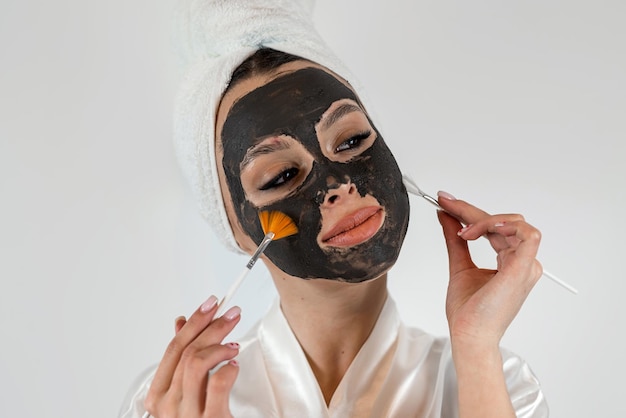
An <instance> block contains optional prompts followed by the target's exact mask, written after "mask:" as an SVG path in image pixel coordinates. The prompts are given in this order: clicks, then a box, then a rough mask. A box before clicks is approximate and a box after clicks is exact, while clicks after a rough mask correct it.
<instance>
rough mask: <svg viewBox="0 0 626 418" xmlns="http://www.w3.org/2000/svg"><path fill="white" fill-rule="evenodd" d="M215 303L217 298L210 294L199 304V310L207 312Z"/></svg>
mask: <svg viewBox="0 0 626 418" xmlns="http://www.w3.org/2000/svg"><path fill="white" fill-rule="evenodd" d="M215 305H217V298H216V297H215V296H211V297H210V298H208V299H207V300H206V302H204V303H203V304H202V305H201V306H200V312H202V313H207V312H209V311H210V310H211V309H213V308H214V307H215Z"/></svg>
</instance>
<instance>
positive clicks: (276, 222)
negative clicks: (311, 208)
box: [259, 210, 298, 240]
mask: <svg viewBox="0 0 626 418" xmlns="http://www.w3.org/2000/svg"><path fill="white" fill-rule="evenodd" d="M259 219H260V220H261V228H263V233H264V234H267V233H268V232H273V233H274V238H273V239H274V240H277V239H281V238H285V237H288V236H289V235H294V234H297V233H298V227H297V226H296V224H295V223H294V222H293V221H292V220H291V218H290V217H289V216H287V215H285V214H284V213H282V212H278V211H275V210H274V211H271V212H270V211H263V212H260V213H259Z"/></svg>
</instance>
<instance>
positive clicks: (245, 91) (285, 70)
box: [215, 61, 354, 148]
mask: <svg viewBox="0 0 626 418" xmlns="http://www.w3.org/2000/svg"><path fill="white" fill-rule="evenodd" d="M306 68H311V69H317V70H321V71H323V72H325V73H327V74H328V75H330V76H331V77H332V78H334V79H335V80H336V81H338V82H339V83H341V84H342V85H343V87H345V88H347V89H348V90H349V91H350V93H352V94H354V92H353V91H352V90H351V88H350V85H349V84H348V83H347V82H346V81H345V80H343V79H342V78H341V77H339V76H337V75H336V74H334V73H332V72H331V71H329V70H328V69H326V68H324V67H322V66H320V65H317V64H315V63H312V62H309V61H293V62H289V63H286V64H284V65H282V66H280V67H278V68H277V69H276V70H275V71H272V72H271V73H269V74H262V75H255V76H252V77H248V78H245V79H243V80H241V81H239V82H238V83H237V84H236V85H235V86H233V87H232V88H231V89H229V90H228V92H227V93H226V94H225V95H224V97H223V98H222V100H221V102H220V105H219V108H218V112H217V115H216V136H215V137H216V141H217V142H218V146H219V148H221V144H220V143H221V140H222V132H223V128H224V123H225V122H226V119H227V117H228V116H229V114H230V112H231V110H232V108H233V106H235V105H236V104H237V103H238V102H240V101H241V100H242V99H244V98H245V97H246V96H248V95H250V94H251V93H253V92H255V91H256V90H259V89H262V88H263V87H264V86H266V85H268V84H271V83H272V82H273V81H275V80H276V79H280V78H283V77H286V76H288V75H290V74H293V73H294V72H297V71H299V70H303V69H306Z"/></svg>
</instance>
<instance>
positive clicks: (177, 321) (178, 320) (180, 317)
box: [174, 316, 187, 325]
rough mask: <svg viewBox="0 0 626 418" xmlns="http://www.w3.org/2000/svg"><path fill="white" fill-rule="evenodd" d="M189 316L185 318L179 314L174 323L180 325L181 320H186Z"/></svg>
mask: <svg viewBox="0 0 626 418" xmlns="http://www.w3.org/2000/svg"><path fill="white" fill-rule="evenodd" d="M186 320H187V318H185V317H184V316H179V317H177V318H176V319H175V320H174V324H175V325H178V324H179V323H180V322H181V321H186Z"/></svg>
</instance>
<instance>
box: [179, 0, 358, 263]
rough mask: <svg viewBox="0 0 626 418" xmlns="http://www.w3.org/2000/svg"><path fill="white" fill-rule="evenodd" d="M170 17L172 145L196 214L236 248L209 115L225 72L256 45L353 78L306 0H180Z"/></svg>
mask: <svg viewBox="0 0 626 418" xmlns="http://www.w3.org/2000/svg"><path fill="white" fill-rule="evenodd" d="M181 3H182V4H180V7H179V11H178V12H177V15H176V19H177V21H176V29H177V33H176V40H177V43H178V46H179V48H180V52H181V62H182V65H183V66H184V71H185V75H184V79H183V81H182V84H181V87H180V90H179V94H178V96H177V99H176V106H175V115H174V143H175V148H176V153H177V155H178V159H179V162H180V164H181V166H182V169H183V172H184V174H185V175H186V177H187V178H188V180H189V181H190V183H191V186H192V189H193V192H194V194H195V196H196V199H197V200H198V203H199V207H200V212H201V215H202V217H203V218H205V219H206V220H207V222H209V224H210V225H211V226H212V228H213V229H214V231H215V233H216V234H217V236H218V237H219V238H220V239H221V240H222V242H223V243H224V245H226V247H227V248H229V249H230V250H233V251H236V252H241V250H240V249H239V247H238V245H237V243H236V241H235V239H234V236H233V233H232V230H231V228H230V224H229V222H228V218H227V216H226V210H225V208H224V202H223V200H222V194H221V191H220V185H219V179H218V175H217V171H216V167H217V166H216V164H217V163H218V162H217V161H216V159H215V117H216V113H217V110H218V106H219V102H220V99H221V97H222V94H223V92H224V90H225V89H226V87H227V86H228V83H229V81H230V78H231V75H232V73H233V71H234V70H235V68H237V67H238V66H239V65H240V64H241V62H242V61H244V60H245V59H246V58H247V57H249V56H250V55H252V54H253V53H254V52H255V51H256V50H258V49H259V48H262V47H268V48H273V49H276V50H279V51H283V52H287V53H290V54H293V55H297V56H300V57H303V58H306V59H308V60H310V61H313V62H316V63H318V64H320V65H322V66H324V67H326V68H328V69H330V70H331V71H333V72H335V73H337V74H340V75H341V76H342V77H344V78H346V79H348V80H351V83H352V86H353V87H355V86H354V82H353V81H352V77H351V76H350V74H349V71H348V70H347V68H345V66H344V65H343V64H342V62H341V61H340V60H339V59H338V58H337V57H336V56H335V55H334V54H333V52H332V51H331V50H330V49H329V47H328V46H327V45H326V43H325V42H324V41H323V40H322V38H321V37H320V36H319V34H318V33H317V31H316V30H315V28H314V26H313V22H312V11H313V6H314V1H313V0H186V1H181Z"/></svg>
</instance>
